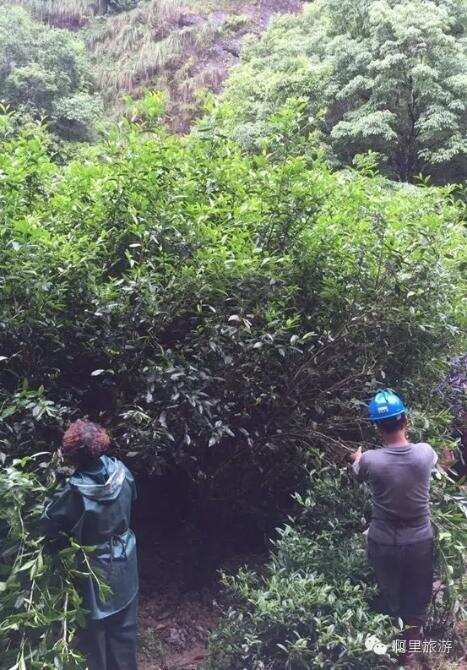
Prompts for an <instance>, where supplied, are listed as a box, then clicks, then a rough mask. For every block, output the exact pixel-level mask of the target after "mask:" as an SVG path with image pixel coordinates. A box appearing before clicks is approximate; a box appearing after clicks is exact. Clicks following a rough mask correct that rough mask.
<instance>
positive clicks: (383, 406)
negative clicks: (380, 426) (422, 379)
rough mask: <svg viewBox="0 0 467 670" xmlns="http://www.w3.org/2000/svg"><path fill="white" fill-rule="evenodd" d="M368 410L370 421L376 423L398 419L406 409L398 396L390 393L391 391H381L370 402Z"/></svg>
mask: <svg viewBox="0 0 467 670" xmlns="http://www.w3.org/2000/svg"><path fill="white" fill-rule="evenodd" d="M368 410H369V413H370V421H376V422H378V421H384V420H385V419H391V418H393V417H398V416H399V415H401V414H404V413H405V412H406V411H407V408H406V406H405V405H404V403H403V402H402V400H401V399H400V398H399V396H398V395H396V394H395V393H394V392H393V391H391V389H384V390H383V391H378V393H377V394H376V395H375V396H374V398H372V399H371V400H370V403H369V405H368Z"/></svg>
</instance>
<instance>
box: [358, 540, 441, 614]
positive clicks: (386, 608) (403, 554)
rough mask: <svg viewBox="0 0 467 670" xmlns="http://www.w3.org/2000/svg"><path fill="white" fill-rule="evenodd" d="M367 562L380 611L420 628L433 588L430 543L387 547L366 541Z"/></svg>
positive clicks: (426, 541) (431, 541)
mask: <svg viewBox="0 0 467 670" xmlns="http://www.w3.org/2000/svg"><path fill="white" fill-rule="evenodd" d="M368 560H369V561H370V563H371V565H372V566H373V569H374V571H375V575H376V581H377V582H378V586H379V590H380V593H381V596H382V600H383V602H382V607H381V611H383V612H385V613H386V614H390V615H391V616H394V617H400V618H401V619H402V620H403V621H404V623H406V624H409V625H412V626H421V625H423V623H424V621H425V619H426V613H427V609H428V606H429V604H430V600H431V595H432V589H433V540H424V541H423V542H414V543H413V544H402V545H389V544H379V543H378V542H374V540H372V539H370V538H368Z"/></svg>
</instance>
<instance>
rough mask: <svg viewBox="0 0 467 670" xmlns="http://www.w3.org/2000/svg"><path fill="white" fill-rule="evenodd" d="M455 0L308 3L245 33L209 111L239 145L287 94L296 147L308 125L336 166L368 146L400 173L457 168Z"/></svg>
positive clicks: (458, 9) (461, 75)
mask: <svg viewBox="0 0 467 670" xmlns="http://www.w3.org/2000/svg"><path fill="white" fill-rule="evenodd" d="M462 12H463V9H462V4H461V3H460V2H457V1H455V2H436V1H434V0H410V2H399V1H398V0H385V1H383V2H380V1H379V0H378V1H376V0H372V1H369V0H359V1H358V2H355V0H349V1H348V2H340V1H339V2H337V1H336V2H334V1H320V2H314V3H313V4H311V5H310V6H309V7H307V8H306V9H305V11H304V14H303V15H301V16H297V17H283V18H282V17H281V18H279V19H277V20H276V21H275V22H274V23H273V24H272V26H271V27H270V28H269V30H268V31H266V33H265V34H264V35H263V37H262V39H261V40H260V41H257V40H254V41H252V43H251V45H250V46H249V48H247V49H246V50H245V52H244V54H243V56H242V65H241V66H240V68H238V69H237V70H236V71H235V72H234V74H233V75H232V77H231V79H230V82H229V86H228V89H227V93H226V96H225V99H226V101H227V104H226V105H224V106H222V105H221V107H220V109H219V110H218V111H217V112H216V113H215V116H214V119H215V121H216V122H217V123H219V122H220V123H221V124H223V125H224V126H225V127H226V128H227V130H228V131H229V132H230V133H231V134H233V135H234V136H236V137H237V138H238V139H240V140H241V141H242V143H243V144H244V145H246V146H248V147H258V146H261V144H263V143H264V142H265V139H264V138H265V137H268V136H271V135H272V136H274V122H272V125H271V117H274V115H276V114H277V113H278V112H280V110H281V109H282V108H283V106H284V105H285V104H286V103H287V100H289V99H298V100H300V101H302V102H303V103H304V105H305V107H304V109H303V110H302V112H301V114H299V115H298V116H297V121H296V123H297V126H298V127H297V128H296V131H295V136H296V137H297V136H298V141H299V146H300V147H301V146H302V144H303V140H301V139H300V135H302V134H305V139H306V136H307V134H308V133H309V132H310V131H313V130H317V131H319V133H320V136H321V140H322V141H323V142H324V143H325V145H326V147H327V148H328V151H330V154H331V156H330V157H331V160H333V161H337V162H338V164H340V165H342V164H349V163H351V162H352V159H353V157H354V156H355V155H357V154H359V153H362V152H366V151H368V150H369V149H371V150H373V151H377V152H378V153H379V155H380V164H381V167H382V169H383V170H384V171H385V172H386V173H387V174H389V175H390V176H392V177H395V178H397V179H399V180H401V181H413V180H414V179H415V178H416V176H417V175H418V174H419V173H424V174H427V175H432V177H433V178H434V179H436V180H437V181H439V182H447V181H450V180H451V181H456V180H457V181H462V178H463V175H464V174H465V166H466V164H465V149H466V147H465V131H466V128H465V118H466V117H465V69H466V57H465V50H464V46H463V42H462V40H461V39H460V37H459V31H461V30H462V28H461V26H462Z"/></svg>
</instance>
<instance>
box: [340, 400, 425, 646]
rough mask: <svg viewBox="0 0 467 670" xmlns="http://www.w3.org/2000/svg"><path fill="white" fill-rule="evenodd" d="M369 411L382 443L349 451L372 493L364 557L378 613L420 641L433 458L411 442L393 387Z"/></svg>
mask: <svg viewBox="0 0 467 670" xmlns="http://www.w3.org/2000/svg"><path fill="white" fill-rule="evenodd" d="M368 409H369V418H370V421H372V422H373V423H374V425H375V426H376V427H377V429H378V433H379V436H380V438H381V442H382V447H381V448H380V449H376V450H370V451H366V452H365V453H362V450H361V448H360V449H358V451H356V452H355V453H354V454H353V460H354V464H353V470H354V472H355V474H356V475H357V477H358V479H359V480H360V481H366V482H368V484H369V485H370V488H371V491H372V520H371V523H370V527H369V530H368V548H367V553H368V559H369V561H370V563H371V565H372V566H373V568H374V571H375V574H376V579H377V582H378V586H379V590H380V593H381V596H382V600H383V611H385V612H386V613H388V614H391V615H392V616H395V617H400V618H401V619H402V620H403V621H404V623H405V624H406V626H408V630H407V639H408V640H410V639H412V640H414V639H419V638H420V635H421V630H422V626H423V623H424V621H425V618H426V612H427V609H428V606H429V603H430V600H431V595H432V584H433V529H432V527H431V521H430V479H431V473H432V470H433V468H434V466H435V465H436V463H437V460H438V456H437V454H436V453H435V451H434V450H433V449H432V448H431V447H430V445H428V444H425V443H423V442H422V443H419V444H413V443H412V442H410V440H409V438H408V435H407V409H406V407H405V405H404V403H403V402H402V400H401V399H400V398H399V397H398V396H397V395H396V394H395V393H394V392H393V391H391V390H389V389H385V390H383V391H379V392H378V393H377V394H376V395H375V396H374V398H372V400H371V401H370V403H369V406H368Z"/></svg>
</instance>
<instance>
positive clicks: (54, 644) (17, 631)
mask: <svg viewBox="0 0 467 670" xmlns="http://www.w3.org/2000/svg"><path fill="white" fill-rule="evenodd" d="M42 456H46V457H48V454H47V455H45V454H43V455H42ZM54 480H55V475H54V474H53V470H52V469H51V468H50V467H49V466H48V465H47V464H46V463H45V462H41V458H40V455H37V456H36V457H35V458H34V459H28V458H23V459H20V460H19V459H17V460H13V461H12V462H7V463H6V462H5V456H4V454H2V467H1V469H0V538H1V553H0V622H1V623H0V644H1V646H2V668H17V670H25V669H26V668H31V670H33V669H37V670H39V669H40V670H49V669H50V670H56V668H69V669H70V670H71V669H72V668H76V669H78V668H84V663H83V661H82V659H81V657H80V655H79V654H78V652H77V651H76V649H75V648H74V642H73V641H74V637H75V633H76V627H77V626H79V625H83V622H84V611H83V610H82V609H81V599H80V596H79V594H78V592H77V590H76V580H77V579H79V577H80V575H81V574H82V573H81V572H80V570H78V568H77V565H78V557H79V556H80V555H81V553H82V552H81V550H80V547H78V546H77V545H76V544H75V543H73V542H71V543H69V542H68V541H65V543H64V544H63V545H62V547H56V548H55V550H54V551H53V552H51V551H50V550H49V548H48V547H47V545H46V544H45V542H44V539H43V538H42V537H41V536H40V535H39V533H38V521H39V519H40V516H41V514H42V512H43V510H44V504H45V501H46V498H47V496H48V495H50V494H51V492H52V491H53V488H54Z"/></svg>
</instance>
